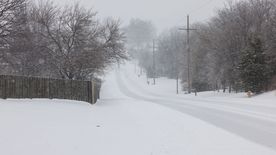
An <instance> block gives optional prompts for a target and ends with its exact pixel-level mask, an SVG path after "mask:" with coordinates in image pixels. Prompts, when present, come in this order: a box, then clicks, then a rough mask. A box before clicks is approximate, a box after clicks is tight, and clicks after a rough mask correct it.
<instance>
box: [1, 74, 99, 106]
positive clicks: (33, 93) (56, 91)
mask: <svg viewBox="0 0 276 155" xmlns="http://www.w3.org/2000/svg"><path fill="white" fill-rule="evenodd" d="M99 91H100V83H99V82H91V81H77V80H64V79H50V78H39V77H23V76H10V75H0V98H3V99H6V98H49V99H53V98H56V99H69V100H77V101H85V102H89V103H92V104H93V103H96V101H97V99H98V98H99Z"/></svg>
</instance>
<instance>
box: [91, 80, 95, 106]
mask: <svg viewBox="0 0 276 155" xmlns="http://www.w3.org/2000/svg"><path fill="white" fill-rule="evenodd" d="M91 86H92V92H91V93H92V104H94V103H95V85H94V80H92V81H91Z"/></svg>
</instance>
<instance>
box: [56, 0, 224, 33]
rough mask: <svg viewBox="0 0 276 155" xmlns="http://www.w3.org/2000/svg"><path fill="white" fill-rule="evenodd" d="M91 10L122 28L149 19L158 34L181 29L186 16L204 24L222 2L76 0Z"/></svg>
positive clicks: (67, 0)
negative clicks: (175, 28)
mask: <svg viewBox="0 0 276 155" xmlns="http://www.w3.org/2000/svg"><path fill="white" fill-rule="evenodd" d="M55 1H56V2H57V3H59V4H68V3H73V2H72V0H55ZM79 2H80V3H81V4H82V5H83V6H85V7H90V8H94V10H96V11H97V12H98V16H99V17H101V18H105V17H110V16H111V17H115V18H119V19H120V20H121V21H122V24H123V25H126V24H127V23H128V21H129V20H130V19H131V18H141V19H144V20H151V21H152V22H153V24H154V25H155V26H156V27H157V28H158V30H159V31H162V30H164V29H167V28H171V27H174V26H185V25H186V15H187V14H188V13H189V14H190V18H191V22H192V23H193V22H197V21H206V20H207V19H209V18H210V17H212V16H213V15H214V12H215V10H216V9H217V8H220V7H223V5H224V3H225V2H226V0H79Z"/></svg>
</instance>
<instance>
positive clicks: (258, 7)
mask: <svg viewBox="0 0 276 155" xmlns="http://www.w3.org/2000/svg"><path fill="white" fill-rule="evenodd" d="M191 18H192V16H191ZM135 21H136V27H139V26H140V27H144V28H143V29H145V31H144V30H143V31H142V30H141V31H142V32H139V31H138V29H140V28H138V29H135ZM137 21H138V22H140V24H137ZM143 22H144V23H143ZM143 25H144V26H143ZM145 27H148V28H145ZM152 27H153V26H152V24H151V23H150V22H146V21H142V20H138V19H136V20H133V21H132V22H130V24H129V26H127V27H126V34H128V35H127V36H128V42H131V44H128V49H129V51H130V53H132V56H134V57H135V58H138V60H139V63H140V66H141V67H143V68H144V69H145V70H146V73H147V74H148V76H149V77H150V76H152V75H153V74H152V72H153V63H152V56H153V54H152V52H151V51H152V50H151V48H152V40H153V39H155V40H156V42H157V45H156V54H155V59H156V65H155V66H156V67H155V68H156V69H155V72H156V75H157V76H166V77H169V78H176V77H177V76H180V77H181V79H182V83H183V88H184V89H185V88H186V83H187V50H186V49H187V44H186V36H185V35H186V32H185V31H179V27H175V28H172V29H170V30H167V31H165V32H163V33H161V35H159V36H158V37H156V36H154V35H152V34H154V30H153V28H152ZM192 27H193V28H196V29H197V30H196V31H192V32H191V36H190V40H191V41H190V48H191V72H192V87H193V89H196V90H197V91H206V90H219V89H223V90H224V91H226V90H228V91H230V92H231V91H252V92H255V93H260V92H263V91H268V90H271V89H276V86H275V84H276V1H275V0H242V1H239V2H229V3H227V4H226V5H225V7H224V8H221V9H219V10H218V11H217V12H216V15H215V16H214V17H213V18H211V19H210V20H209V21H207V22H204V23H196V24H193V25H192ZM133 32H136V33H137V34H140V36H139V37H138V38H136V39H133V38H132V36H133V34H132V33H133ZM150 32H153V33H150ZM141 38H150V39H147V41H145V42H142V43H141V42H140V43H139V44H138V42H136V41H137V40H139V39H141ZM135 40H136V41H135ZM133 42H135V43H136V44H133Z"/></svg>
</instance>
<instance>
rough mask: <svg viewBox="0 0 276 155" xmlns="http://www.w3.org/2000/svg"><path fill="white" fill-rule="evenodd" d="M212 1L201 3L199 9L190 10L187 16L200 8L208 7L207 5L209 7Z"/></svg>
mask: <svg viewBox="0 0 276 155" xmlns="http://www.w3.org/2000/svg"><path fill="white" fill-rule="evenodd" d="M213 1H214V0H209V1H207V2H206V3H203V4H202V5H200V6H199V7H197V8H195V9H192V10H191V11H189V12H188V13H189V14H192V13H195V12H197V11H199V10H200V9H202V8H204V7H206V6H208V5H210V4H211V3H212V2H213Z"/></svg>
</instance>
